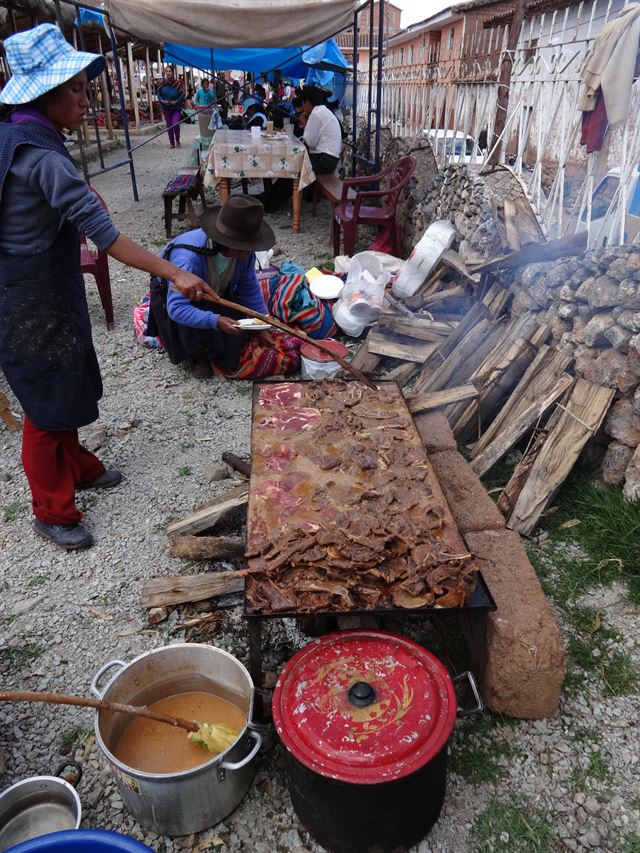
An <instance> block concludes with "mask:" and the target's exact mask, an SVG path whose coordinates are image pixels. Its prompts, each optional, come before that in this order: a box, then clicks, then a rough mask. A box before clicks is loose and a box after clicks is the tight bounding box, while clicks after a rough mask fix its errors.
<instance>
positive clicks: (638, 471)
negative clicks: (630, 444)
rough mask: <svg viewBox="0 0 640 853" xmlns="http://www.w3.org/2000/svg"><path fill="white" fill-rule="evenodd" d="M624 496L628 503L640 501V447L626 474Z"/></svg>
mask: <svg viewBox="0 0 640 853" xmlns="http://www.w3.org/2000/svg"><path fill="white" fill-rule="evenodd" d="M622 494H623V495H624V496H625V498H626V499H627V500H628V501H640V447H637V448H636V451H635V453H634V454H633V456H632V457H631V461H630V462H629V464H628V465H627V470H626V471H625V472H624V489H623V490H622Z"/></svg>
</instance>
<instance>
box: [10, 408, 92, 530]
mask: <svg viewBox="0 0 640 853" xmlns="http://www.w3.org/2000/svg"><path fill="white" fill-rule="evenodd" d="M22 465H23V467H24V473H25V474H26V475H27V480H28V482H29V488H30V489H31V497H32V507H33V514H34V515H35V517H36V518H37V519H39V520H40V521H42V522H44V523H45V524H75V523H76V522H78V521H80V519H81V518H82V513H81V512H78V510H77V508H76V486H78V485H81V484H82V483H90V482H91V480H95V479H96V478H97V477H100V476H101V474H103V473H104V470H105V468H104V465H103V464H102V462H101V461H100V460H99V459H98V457H97V456H94V455H93V453H90V452H89V451H88V450H87V449H86V447H83V446H82V445H81V444H80V442H79V440H78V430H77V429H67V430H59V431H56V432H53V431H51V430H44V429H40V428H39V427H37V426H35V424H32V423H31V421H30V420H29V419H28V418H27V417H25V418H24V426H23V430H22Z"/></svg>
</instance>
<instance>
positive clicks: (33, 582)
mask: <svg viewBox="0 0 640 853" xmlns="http://www.w3.org/2000/svg"><path fill="white" fill-rule="evenodd" d="M48 580H49V575H34V576H33V577H32V578H30V579H29V583H28V586H42V585H43V584H45V583H46V582H47V581H48Z"/></svg>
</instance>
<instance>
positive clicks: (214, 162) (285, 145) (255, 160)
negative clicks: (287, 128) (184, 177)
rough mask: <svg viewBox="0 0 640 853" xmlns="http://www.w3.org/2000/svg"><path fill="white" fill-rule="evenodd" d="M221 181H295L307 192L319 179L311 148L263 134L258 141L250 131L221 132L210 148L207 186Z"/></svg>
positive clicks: (280, 135)
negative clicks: (250, 179) (313, 166)
mask: <svg viewBox="0 0 640 853" xmlns="http://www.w3.org/2000/svg"><path fill="white" fill-rule="evenodd" d="M220 178H273V179H274V180H275V179H277V178H292V179H293V180H299V182H300V183H299V189H301V190H303V189H304V188H305V187H308V186H309V184H312V183H313V181H315V179H316V176H315V174H314V172H313V169H312V168H311V161H310V160H309V155H308V153H307V149H306V148H305V146H304V145H303V143H302V142H301V141H300V140H298V139H296V138H295V137H290V136H287V134H286V133H277V132H276V133H273V134H266V133H263V134H262V135H261V138H260V141H256V140H254V139H253V137H252V136H251V131H250V130H219V131H217V133H216V135H215V137H214V140H213V142H212V143H211V147H210V148H209V157H208V158H207V167H206V170H205V175H204V185H205V187H215V186H216V184H217V183H218V181H219V179H220Z"/></svg>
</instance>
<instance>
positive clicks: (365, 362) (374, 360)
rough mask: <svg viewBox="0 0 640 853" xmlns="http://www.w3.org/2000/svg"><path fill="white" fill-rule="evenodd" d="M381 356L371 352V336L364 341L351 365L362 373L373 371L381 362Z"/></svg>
mask: <svg viewBox="0 0 640 853" xmlns="http://www.w3.org/2000/svg"><path fill="white" fill-rule="evenodd" d="M380 361H381V357H380V356H379V355H374V354H373V353H371V352H369V338H368V337H367V339H366V340H365V341H363V342H362V344H361V345H360V347H359V348H358V352H357V353H356V354H355V355H354V357H353V358H352V359H351V366H352V367H355V368H356V370H360V371H362V373H373V371H374V370H375V369H376V367H377V366H378V365H379V364H380Z"/></svg>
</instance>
